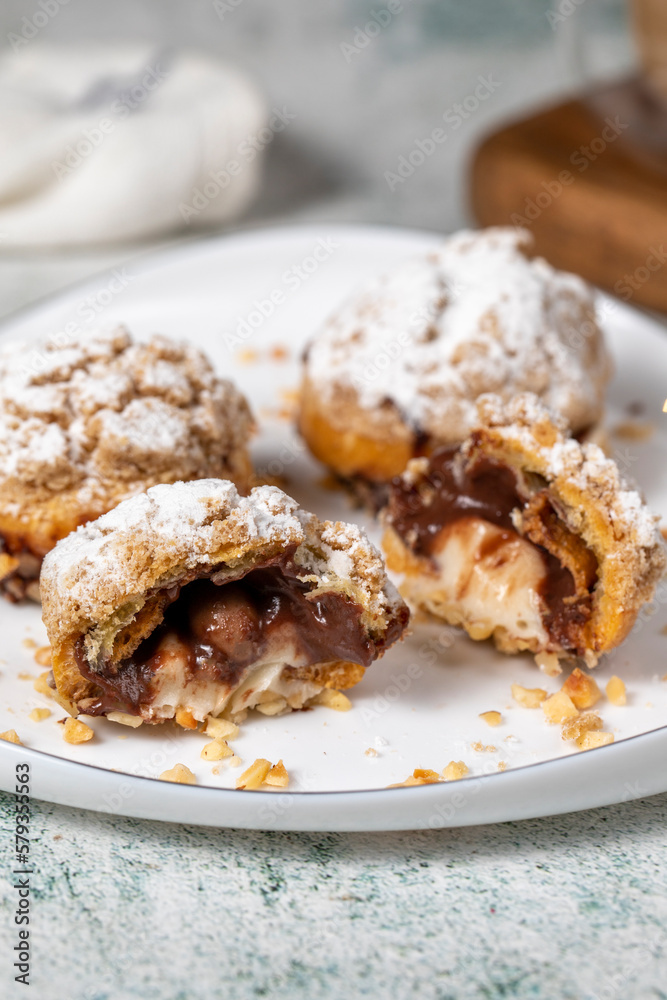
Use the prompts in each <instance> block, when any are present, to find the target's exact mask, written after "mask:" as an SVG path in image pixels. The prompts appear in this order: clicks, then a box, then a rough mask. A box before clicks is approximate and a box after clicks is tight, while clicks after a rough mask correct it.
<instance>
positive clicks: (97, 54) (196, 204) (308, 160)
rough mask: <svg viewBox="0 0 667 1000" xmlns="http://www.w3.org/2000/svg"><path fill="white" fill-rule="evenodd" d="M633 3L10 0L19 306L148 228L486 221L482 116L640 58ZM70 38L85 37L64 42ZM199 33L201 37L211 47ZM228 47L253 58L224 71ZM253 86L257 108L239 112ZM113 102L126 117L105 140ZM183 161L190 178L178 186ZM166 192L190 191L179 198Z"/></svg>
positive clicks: (0, 148) (152, 232) (1, 83)
mask: <svg viewBox="0 0 667 1000" xmlns="http://www.w3.org/2000/svg"><path fill="white" fill-rule="evenodd" d="M656 2H659V3H660V2H662V0H656ZM627 6H628V5H627V3H625V2H624V0H553V2H552V0H466V2H465V3H463V2H461V0H402V2H399V0H375V2H371V0H316V2H310V3H309V2H306V0H282V2H280V3H277V2H276V0H189V2H188V3H183V2H182V0H115V2H114V3H113V4H109V3H107V2H104V0H3V4H2V7H1V8H0V45H1V46H2V59H3V63H2V65H3V66H4V69H2V68H0V154H1V155H0V314H1V315H7V314H9V313H10V312H12V311H13V310H15V309H17V308H19V307H20V306H22V305H24V304H25V303H27V302H29V301H31V300H33V299H34V298H36V297H38V296H41V295H44V294H46V293H48V292H49V291H51V290H53V289H55V288H58V287H61V286H63V285H65V284H68V283H70V282H72V281H75V280H77V279H79V278H82V277H84V276H86V275H87V274H90V273H92V272H95V271H97V270H100V269H101V268H104V267H107V266H110V265H115V264H117V263H119V262H121V261H124V260H126V259H128V258H129V257H131V256H133V255H136V254H137V253H139V252H145V250H146V248H147V247H152V246H155V245H163V244H164V243H170V242H174V241H176V240H183V239H192V238H193V237H195V236H198V235H202V234H204V235H210V233H211V232H217V231H223V230H226V231H229V230H231V229H234V228H244V227H249V226H258V225H265V224H271V225H273V224H276V223H286V222H287V223H289V222H301V221H309V222H312V221H329V220H338V221H345V222H373V223H390V224H399V225H404V226H413V227H422V228H427V229H431V230H437V231H440V232H443V233H444V232H450V231H452V230H454V229H457V228H459V227H461V226H465V225H469V224H473V223H474V219H473V215H472V212H471V207H470V197H469V187H470V164H471V158H472V156H473V151H474V150H475V148H476V146H477V145H478V143H479V142H480V140H481V139H482V137H484V136H486V135H488V134H489V133H490V132H491V131H493V130H494V129H496V128H500V127H501V126H502V125H503V124H504V123H505V122H508V121H511V120H513V119H516V118H517V117H520V116H522V115H524V114H529V113H530V112H532V111H533V110H534V109H537V108H540V107H543V106H546V105H550V104H553V103H554V102H558V101H563V100H566V99H567V98H568V96H570V95H572V94H573V93H575V92H576V91H579V90H581V89H582V88H584V87H587V86H590V85H591V83H596V82H598V81H601V80H605V79H607V78H612V77H618V76H622V75H623V74H624V73H626V72H629V71H630V70H631V67H632V65H633V60H635V58H636V56H635V54H634V52H633V43H632V41H631V37H630V33H629V30H628V25H627V19H628V10H627ZM665 6H667V4H666V5H665ZM54 46H66V51H65V54H64V56H63V55H62V53H61V54H60V55H59V54H58V51H57V50H56V49H54V48H53V47H54ZM100 46H103V47H102V48H100ZM47 50H48V51H47ZM183 50H186V51H188V52H190V53H193V54H194V55H193V57H192V58H191V59H190V62H189V63H187V60H186V61H185V62H184V61H183V57H182V55H181V53H182V51H183ZM63 51H64V50H63ZM49 52H50V54H49ZM54 52H55V53H56V54H55V56H54ZM203 56H206V57H207V59H206V60H202V57H203ZM59 59H60V60H61V62H58V60H59ZM62 59H64V63H63V62H62ZM210 60H213V61H214V62H219V63H221V64H224V65H225V66H229V67H233V68H236V69H237V70H240V71H241V72H242V74H243V77H242V78H234V81H233V85H231V84H230V82H229V80H226V79H225V78H224V76H223V75H220V78H219V79H218V78H217V77H216V72H215V70H214V66H213V64H212V63H211V62H210ZM79 63H80V64H81V70H80V72H79V69H78V67H79ZM204 65H205V66H206V67H207V69H206V72H204V70H203V69H202V67H203V66H204ZM61 66H62V67H63V68H62V69H61ZM156 67H162V69H159V68H158V69H156ZM165 67H167V69H166V70H165ZM149 70H152V72H153V78H152V79H153V80H154V79H155V78H156V77H159V76H160V72H165V73H166V75H167V76H169V80H168V82H167V84H165V85H164V86H162V87H160V86H157V87H156V88H155V89H154V90H151V92H150V93H144V98H145V100H143V102H137V103H138V104H139V103H141V106H138V107H137V108H132V109H131V111H130V112H129V113H128V115H127V118H126V120H121V116H120V115H119V114H118V113H116V116H115V117H114V115H113V114H110V113H108V111H107V108H108V106H110V105H112V104H113V102H116V105H117V106H118V101H119V100H120V101H121V103H123V102H125V104H126V105H127V104H129V105H131V104H132V100H131V98H130V97H129V96H128V95H131V94H132V91H133V88H134V90H135V93H139V92H140V88H141V80H142V79H143V80H144V86H147V85H148V84H147V82H146V79H145V75H142V74H144V71H146V72H148V71H149ZM77 74H78V75H77ZM96 74H97V76H96ZM70 75H71V79H70ZM158 82H159V81H158ZM137 88H139V91H137ZM235 88H236V89H235ZM244 88H245V89H244ZM158 91H159V92H158ZM241 91H243V92H242V93H241ZM170 101H171V102H172V103H171V105H170V103H169V102H170ZM206 101H209V110H208V111H207V113H206V115H204V114H203V113H202V115H201V121H199V118H198V116H199V112H200V108H203V106H204V103H205V102H206ZM244 101H245V102H246V105H247V107H246V105H244V107H246V111H245V112H244V114H245V117H244V116H243V115H241V113H240V112H239V113H238V117H239V120H238V121H235V122H233V123H232V124H230V122H232V119H233V118H234V115H235V113H236V112H235V108H238V107H239V106H240V105H239V102H240V104H241V105H242V104H243V102H244ZM216 102H217V103H216ZM253 102H254V103H253ZM170 107H173V108H174V109H175V111H174V114H173V116H171V117H170ZM184 107H185V112H184V110H183V109H184ZM109 114H110V117H109ZM105 116H106V117H105ZM276 116H277V117H276ZM103 117H105V120H107V121H110V122H111V125H110V126H107V128H108V132H104V129H102V132H103V135H102V139H101V140H100V142H99V146H100V149H98V148H92V147H94V146H95V139H96V138H99V136H98V132H97V129H98V127H99V125H100V122H101V121H102V120H103ZM2 118H4V122H3V121H2ZM267 123H268V124H267ZM130 124H131V125H132V128H133V129H134V132H133V133H132V136H130V135H129V133H127V134H126V132H127V129H129V128H130ZM64 125H66V126H67V127H66V128H65V129H64V130H63V127H64ZM137 126H138V131H137ZM267 128H268V130H269V131H268V132H267V131H266V129H267ZM68 130H69V131H68ZM86 130H87V131H86ZM434 130H435V131H434ZM438 130H439V132H438ZM436 132H438V134H437V135H436ZM121 133H122V135H121ZM46 135H48V136H49V137H50V138H49V142H48V143H46V144H45V140H44V136H46ZM82 136H84V137H85V136H88V138H89V139H90V145H91V150H90V155H89V154H88V152H86V150H88V146H87V145H86V142H85V141H84V144H83V145H81V137H82ZM193 136H194V138H193ZM443 136H444V138H443ZM91 137H92V138H91ZM221 137H222V138H224V137H226V140H225V141H226V145H225V143H224V142H222V138H221ZM249 137H250V145H249V146H248V145H247V141H248V138H249ZM244 138H245V140H246V145H245V146H243V145H242V143H243V141H244ZM121 140H122V141H121ZM102 147H103V148H102ZM251 147H253V148H254V149H255V152H256V156H253V157H252V165H250V153H249V149H250V148H251ZM68 150H69V161H67V159H66V157H67V155H68V153H67V151H68ZM77 150H78V152H77ZM193 150H194V152H193ZM239 151H241V152H239ZM40 158H41V160H42V161H43V162H41V165H39V164H38V163H37V161H38V160H40ZM186 158H187V163H186V162H182V161H185V160H186ZM198 158H199V159H198ZM230 158H231V159H235V160H237V161H240V163H241V169H242V170H246V168H247V170H248V174H247V176H248V178H249V179H248V183H247V185H246V189H245V190H243V191H241V190H239V189H238V184H237V187H236V188H235V187H234V184H232V183H230V184H229V189H228V190H227V191H224V190H223V189H222V184H223V182H224V180H225V179H226V178H225V176H223V175H222V174H221V173H220V171H221V170H222V171H224V170H225V168H226V166H227V165H228V164H229V163H230ZM3 161H4V163H5V164H7V163H10V161H11V165H12V167H11V170H9V168H7V169H5V168H4V167H3V165H2V164H3ZM260 164H261V173H260V172H259V170H258V168H259V166H260ZM415 164H416V165H415ZM216 172H217V176H218V178H219V179H218V181H217V182H216V181H214V180H213V181H212V180H211V176H212V175H214V176H215V175H216ZM251 174H252V176H251ZM176 175H178V178H179V181H178V183H179V184H180V185H181V186H180V187H170V183H171V178H172V177H174V176H176ZM152 178H154V181H153V180H152ZM237 180H238V179H237ZM167 181H169V183H167ZM207 183H208V185H209V186H208V189H207V190H208V193H206V191H205V189H204V186H205V184H207ZM216 183H217V184H218V187H219V188H220V190H219V191H218V193H217V194H216V192H215V184H216ZM234 183H236V182H234ZM137 189H139V190H137ZM64 191H67V192H68V196H67V197H66V198H64V196H63V192H64ZM197 192H199V195H200V197H199V198H197ZM227 195H229V204H225V205H224V206H223V203H225V199H226V198H227ZM109 198H111V199H112V203H111V205H110V206H109V211H108V212H107V214H106V216H105V215H104V214H102V215H101V216H99V219H98V215H97V212H98V209H99V205H100V203H103V202H104V201H105V199H109ZM113 199H115V201H114V200H113ZM160 199H162V201H164V200H170V203H169V210H168V211H167V212H164V211H163V209H164V205H163V204H162V203H161V200H160ZM149 202H150V204H148V203H149ZM73 206H74V207H73ZM26 212H27V214H26ZM3 213H4V214H3ZM125 216H127V218H125ZM144 216H146V218H144ZM47 217H48V219H49V225H48V227H47V231H43V227H42V223H43V220H44V219H45V218H47ZM79 217H80V218H79ZM130 217H131V218H130ZM86 220H89V221H88V229H87V228H86ZM74 221H76V225H74ZM95 234H97V235H95ZM100 234H101V235H100Z"/></svg>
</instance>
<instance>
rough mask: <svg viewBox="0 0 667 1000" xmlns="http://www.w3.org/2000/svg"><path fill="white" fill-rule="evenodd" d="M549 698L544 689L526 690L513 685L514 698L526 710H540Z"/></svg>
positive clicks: (518, 685)
mask: <svg viewBox="0 0 667 1000" xmlns="http://www.w3.org/2000/svg"><path fill="white" fill-rule="evenodd" d="M546 696H547V693H546V691H544V690H543V688H525V687H521V685H520V684H512V697H513V698H514V700H515V701H516V702H518V703H519V705H523V707H524V708H539V707H540V705H541V704H542V702H543V701H544V700H545V698H546Z"/></svg>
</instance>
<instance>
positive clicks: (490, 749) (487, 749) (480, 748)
mask: <svg viewBox="0 0 667 1000" xmlns="http://www.w3.org/2000/svg"><path fill="white" fill-rule="evenodd" d="M470 746H471V747H472V749H473V750H476V751H477V753H495V752H496V747H494V746H492V745H491V744H489V746H484V744H483V743H480V742H479V740H478V741H477V742H476V743H471V744H470Z"/></svg>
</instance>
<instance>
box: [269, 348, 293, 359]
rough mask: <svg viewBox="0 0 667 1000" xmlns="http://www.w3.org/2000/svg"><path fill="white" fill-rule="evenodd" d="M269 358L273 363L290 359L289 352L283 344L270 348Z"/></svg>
mask: <svg viewBox="0 0 667 1000" xmlns="http://www.w3.org/2000/svg"><path fill="white" fill-rule="evenodd" d="M269 357H270V358H271V360H272V361H286V360H287V359H288V358H289V351H288V349H287V348H286V347H284V346H283V345H282V344H274V345H273V347H270V348H269Z"/></svg>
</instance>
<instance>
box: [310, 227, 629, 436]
mask: <svg viewBox="0 0 667 1000" xmlns="http://www.w3.org/2000/svg"><path fill="white" fill-rule="evenodd" d="M529 242H530V237H529V235H528V234H525V233H524V234H521V233H518V232H517V231H516V230H514V229H489V230H486V231H483V232H481V233H473V232H463V233H460V234H458V235H457V236H455V237H453V238H451V239H449V240H447V241H446V242H445V243H443V244H442V246H441V247H440V248H439V249H438V250H437V251H436V252H434V253H432V254H429V255H428V256H427V257H424V258H421V259H417V260H412V261H409V262H407V263H406V264H404V265H403V266H402V267H399V268H397V269H396V270H395V271H394V272H392V273H390V274H387V275H385V276H383V277H381V278H379V279H377V280H376V281H375V282H373V283H372V284H371V285H370V286H369V287H368V288H367V289H366V290H365V291H363V292H362V293H361V294H359V295H358V296H356V297H354V298H352V299H351V300H350V301H349V302H348V303H346V304H345V305H344V306H343V307H342V308H341V310H340V311H339V312H338V313H337V314H336V315H334V316H333V317H332V318H331V319H330V320H329V322H328V323H327V324H326V326H325V327H324V329H323V330H322V331H321V332H320V333H319V334H318V335H317V336H316V337H315V339H314V340H313V342H312V344H311V345H310V348H309V351H308V356H307V361H306V372H307V375H308V378H309V379H310V380H311V382H312V383H313V384H314V385H315V386H316V387H317V389H318V391H320V392H321V393H322V394H323V395H324V397H325V398H326V399H328V400H332V399H333V398H334V397H335V393H336V387H337V386H340V385H342V386H353V387H354V389H355V390H356V393H357V397H358V400H359V402H360V404H361V405H362V406H363V407H367V408H373V407H375V406H377V405H379V404H380V403H381V402H382V401H383V400H384V399H387V398H389V399H391V400H392V401H393V402H394V403H395V405H396V406H397V408H398V410H399V411H400V413H401V414H402V416H403V418H404V420H406V421H407V422H408V423H409V424H410V425H411V426H415V427H418V428H420V429H423V430H426V431H427V432H429V433H432V434H434V435H435V436H436V437H439V438H442V437H443V424H444V425H445V428H446V429H451V434H449V435H445V436H447V437H449V438H451V439H452V440H456V439H458V440H461V439H462V438H463V437H464V436H465V433H466V432H467V431H468V430H469V429H470V427H471V426H472V424H473V422H474V420H475V417H476V409H475V400H476V398H477V397H478V396H479V395H480V393H483V392H496V393H498V394H499V395H500V396H501V397H502V398H504V399H509V398H511V396H512V395H514V394H516V393H518V392H522V391H527V390H531V391H534V392H536V393H537V394H538V395H539V396H540V397H541V398H542V399H543V400H544V401H545V402H546V403H548V405H550V406H551V407H553V408H554V409H555V410H557V411H558V412H561V413H563V414H565V416H566V417H567V419H568V422H569V423H570V425H571V426H572V427H574V429H575V430H576V429H579V428H580V427H583V426H586V425H587V424H590V423H593V422H594V421H595V420H597V419H598V417H599V415H600V411H601V406H602V397H603V393H604V386H605V384H606V381H607V379H608V375H609V361H608V358H607V355H606V352H605V350H604V346H603V344H602V339H601V335H600V331H599V329H598V327H597V324H596V322H595V305H594V300H593V297H592V294H591V292H590V291H589V289H588V288H587V286H586V285H585V283H584V282H583V281H582V280H581V279H580V278H578V277H576V276H575V275H572V274H566V273H564V272H560V271H556V270H554V269H553V268H552V267H551V266H550V265H549V264H547V263H546V261H544V260H541V259H533V260H531V259H529V258H528V257H527V256H526V254H525V252H524V251H525V248H526V245H527V243H529Z"/></svg>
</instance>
